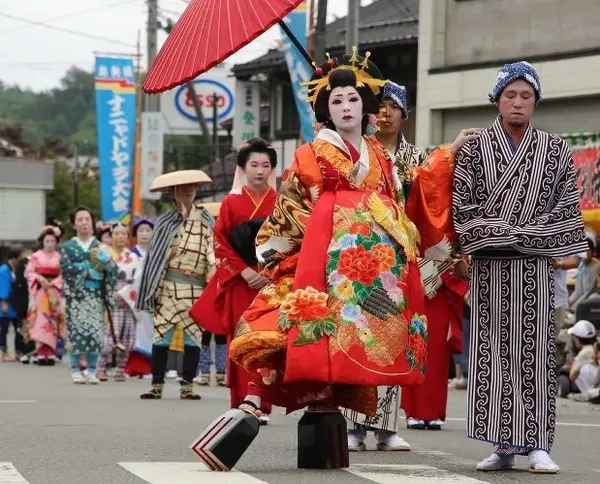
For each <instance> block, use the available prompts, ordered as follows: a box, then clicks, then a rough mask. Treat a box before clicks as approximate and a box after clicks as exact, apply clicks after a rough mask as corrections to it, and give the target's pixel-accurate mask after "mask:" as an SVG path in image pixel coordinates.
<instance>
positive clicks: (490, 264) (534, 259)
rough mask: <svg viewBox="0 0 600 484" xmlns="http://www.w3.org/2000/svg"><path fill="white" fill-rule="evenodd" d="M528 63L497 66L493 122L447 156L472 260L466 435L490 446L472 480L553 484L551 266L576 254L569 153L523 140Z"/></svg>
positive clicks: (577, 219)
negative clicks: (542, 476)
mask: <svg viewBox="0 0 600 484" xmlns="http://www.w3.org/2000/svg"><path fill="white" fill-rule="evenodd" d="M540 100H541V89H540V79H539V76H538V74H537V72H536V71H535V69H534V68H533V66H532V65H531V64H529V63H528V62H517V63H515V64H506V65H505V66H504V67H503V68H502V69H501V70H500V71H499V72H498V75H497V77H496V81H495V84H494V88H493V91H492V93H491V94H490V101H491V102H493V103H494V104H496V106H497V107H498V110H499V115H498V117H497V118H496V121H495V122H494V124H493V125H492V126H491V127H490V128H488V129H486V130H485V131H484V132H483V133H482V134H481V135H480V136H479V137H478V138H477V139H475V140H471V141H469V142H467V143H466V144H465V145H464V147H463V149H462V150H461V151H460V152H458V153H457V155H456V167H455V170H454V190H453V219H454V228H455V230H456V233H457V235H458V239H459V242H460V246H461V249H462V251H463V252H464V253H466V254H470V255H471V260H472V265H471V310H472V313H471V318H472V324H471V328H472V333H471V348H470V349H471V352H470V357H469V364H470V367H469V374H470V375H471V376H472V377H471V378H469V388H468V405H467V436H468V437H470V438H473V439H477V440H480V441H483V442H489V443H491V444H493V445H494V451H493V453H492V454H491V455H490V456H489V457H487V458H486V459H484V460H483V461H482V462H480V463H479V464H478V465H477V469H478V470H480V471H498V470H505V469H510V468H512V467H513V466H514V465H515V456H516V455H525V456H528V457H529V471H530V472H535V473H556V472H558V470H559V467H558V466H557V465H556V464H555V463H554V462H553V461H552V459H551V458H550V450H551V449H552V444H553V443H554V431H555V425H556V424H555V422H556V403H555V398H556V389H557V387H556V367H555V325H554V317H555V316H554V268H553V267H552V260H553V259H556V258H558V257H564V256H567V255H571V254H578V253H581V252H584V251H585V250H586V249H587V242H586V234H585V230H584V227H583V220H582V217H581V209H580V207H579V197H578V192H577V175H576V173H575V168H574V166H573V157H572V155H571V151H570V150H569V146H568V145H567V143H566V142H565V141H564V140H563V139H561V138H560V137H558V136H556V135H554V134H550V133H546V132H544V131H540V130H537V129H534V128H533V127H532V126H531V123H530V121H531V118H532V116H533V112H534V110H535V107H536V105H537V102H538V101H540Z"/></svg>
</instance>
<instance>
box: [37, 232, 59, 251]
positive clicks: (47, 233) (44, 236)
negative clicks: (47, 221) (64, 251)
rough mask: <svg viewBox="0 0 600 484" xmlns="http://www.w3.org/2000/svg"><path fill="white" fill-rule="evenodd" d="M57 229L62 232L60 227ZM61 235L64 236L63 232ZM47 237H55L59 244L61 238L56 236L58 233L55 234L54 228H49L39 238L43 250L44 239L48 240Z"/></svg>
mask: <svg viewBox="0 0 600 484" xmlns="http://www.w3.org/2000/svg"><path fill="white" fill-rule="evenodd" d="M57 228H58V229H59V230H60V228H59V227H57ZM61 234H62V232H61ZM46 235H51V236H52V237H54V238H55V239H56V243H57V244H58V241H59V240H60V236H57V235H56V233H55V232H54V227H48V228H47V229H46V230H44V231H43V232H42V233H41V234H40V236H39V237H38V243H39V244H40V248H42V249H43V248H44V239H45V238H46Z"/></svg>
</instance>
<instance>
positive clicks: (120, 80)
mask: <svg viewBox="0 0 600 484" xmlns="http://www.w3.org/2000/svg"><path fill="white" fill-rule="evenodd" d="M94 74H95V75H94V77H95V79H94V80H95V83H94V84H95V88H96V129H97V132H98V164H99V168H100V208H101V218H102V220H103V221H105V222H116V221H119V220H120V221H122V222H125V223H127V222H129V219H130V215H131V200H132V181H133V180H132V175H133V156H134V148H135V127H136V119H135V116H136V86H135V70H134V67H133V60H132V59H127V58H116V57H96V67H95V73H94Z"/></svg>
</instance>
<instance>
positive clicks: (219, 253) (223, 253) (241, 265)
mask: <svg viewBox="0 0 600 484" xmlns="http://www.w3.org/2000/svg"><path fill="white" fill-rule="evenodd" d="M233 210H234V207H233V205H232V203H231V198H230V197H225V199H224V200H223V204H222V205H221V209H220V210H219V218H218V219H217V224H216V225H215V231H214V245H215V258H216V261H217V267H218V268H219V269H220V272H219V282H220V283H221V285H225V284H227V282H229V281H230V280H231V279H233V278H235V277H236V276H238V275H239V274H241V272H242V271H243V270H244V269H246V268H247V267H248V264H246V262H245V261H244V259H242V258H241V257H240V255H239V254H238V253H237V252H236V251H235V250H234V249H233V247H231V244H230V242H229V237H230V236H231V231H232V230H233V224H232V218H233V216H232V211H233ZM221 278H222V280H221Z"/></svg>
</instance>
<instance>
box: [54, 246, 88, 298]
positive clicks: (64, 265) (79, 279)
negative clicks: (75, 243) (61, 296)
mask: <svg viewBox="0 0 600 484" xmlns="http://www.w3.org/2000/svg"><path fill="white" fill-rule="evenodd" d="M91 268H92V265H91V264H90V262H89V261H87V260H84V261H76V260H74V259H73V256H72V251H71V249H70V248H69V246H68V245H66V246H65V247H63V248H62V250H61V251H60V272H61V274H62V278H63V282H64V284H65V285H66V286H68V287H70V288H73V289H76V288H80V287H82V286H83V284H84V283H85V279H86V277H87V275H88V273H89V271H90V269H91Z"/></svg>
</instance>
